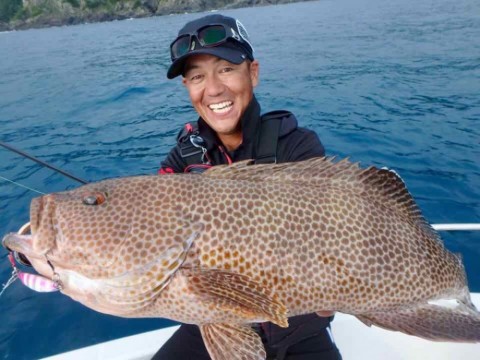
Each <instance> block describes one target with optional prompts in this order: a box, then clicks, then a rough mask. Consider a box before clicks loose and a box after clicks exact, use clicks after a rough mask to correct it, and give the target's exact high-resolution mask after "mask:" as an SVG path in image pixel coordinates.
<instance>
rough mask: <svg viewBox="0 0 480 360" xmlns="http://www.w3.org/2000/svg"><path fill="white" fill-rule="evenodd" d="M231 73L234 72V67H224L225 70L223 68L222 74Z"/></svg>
mask: <svg viewBox="0 0 480 360" xmlns="http://www.w3.org/2000/svg"><path fill="white" fill-rule="evenodd" d="M230 71H233V68H232V67H224V68H222V70H221V72H222V73H226V72H230Z"/></svg>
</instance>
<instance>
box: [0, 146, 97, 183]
mask: <svg viewBox="0 0 480 360" xmlns="http://www.w3.org/2000/svg"><path fill="white" fill-rule="evenodd" d="M0 146H2V147H4V148H5V149H7V150H10V151H12V152H14V153H17V154H18V155H21V156H23V157H26V158H27V159H30V160H32V161H35V162H36V163H38V164H40V165H42V166H45V167H47V168H49V169H51V170H53V171H56V172H58V173H60V174H62V175H64V176H66V177H68V178H70V179H72V180H75V181H78V182H79V183H81V184H88V181H85V180H83V179H80V178H78V177H76V176H74V175H72V174H69V173H68V172H66V171H64V170H62V169H59V168H57V167H55V166H53V165H50V164H48V163H46V162H45V161H43V160H40V159H38V158H36V157H35V156H32V155H29V154H27V153H26V152H24V151H21V150H19V149H17V148H14V147H13V146H12V145H9V144H6V143H4V142H3V141H0Z"/></svg>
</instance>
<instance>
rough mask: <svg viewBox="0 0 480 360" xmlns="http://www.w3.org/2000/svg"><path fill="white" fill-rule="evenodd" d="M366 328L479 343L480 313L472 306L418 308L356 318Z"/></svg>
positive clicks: (433, 305)
mask: <svg viewBox="0 0 480 360" xmlns="http://www.w3.org/2000/svg"><path fill="white" fill-rule="evenodd" d="M356 316H357V318H358V319H360V320H361V321H362V322H363V323H365V324H366V325H368V326H371V325H376V326H379V327H381V328H384V329H387V330H394V331H400V332H403V333H406V334H409V335H414V336H418V337H421V338H424V339H427V340H432V341H452V342H469V343H477V342H480V313H479V312H478V311H477V310H476V309H475V307H474V306H473V304H471V302H470V304H465V303H463V302H459V303H457V304H456V306H454V307H447V306H440V305H435V304H429V303H426V304H420V305H418V306H416V307H412V308H405V309H400V310H397V311H389V312H387V311H384V312H371V313H367V314H362V315H356Z"/></svg>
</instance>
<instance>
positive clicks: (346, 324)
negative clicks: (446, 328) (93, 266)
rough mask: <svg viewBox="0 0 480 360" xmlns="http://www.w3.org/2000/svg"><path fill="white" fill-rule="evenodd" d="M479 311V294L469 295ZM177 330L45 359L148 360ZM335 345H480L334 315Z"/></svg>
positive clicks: (461, 351)
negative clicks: (419, 335)
mask: <svg viewBox="0 0 480 360" xmlns="http://www.w3.org/2000/svg"><path fill="white" fill-rule="evenodd" d="M472 300H473V302H474V303H475V305H476V306H477V307H478V308H480V293H475V294H472ZM176 329H177V327H176V326H173V327H169V328H165V329H160V330H155V331H150V332H147V333H143V334H138V335H134V336H129V337H126V338H122V339H117V340H113V341H109V342H106V343H102V344H98V345H94V346H89V347H86V348H82V349H79V350H75V351H71V352H68V353H63V354H59V355H56V356H52V357H49V358H46V359H48V360H84V359H89V360H93V359H99V360H100V359H102V360H103V359H109V360H110V359H112V360H144V359H150V358H151V357H152V356H153V354H155V352H156V351H157V350H158V349H159V348H160V346H161V345H162V344H163V343H164V342H165V341H166V340H167V339H168V338H169V337H170V336H171V335H172V334H173V332H174V331H175V330H176ZM332 331H333V336H334V338H335V341H336V343H337V345H338V347H339V349H340V350H341V353H342V355H343V359H344V360H367V359H368V360H385V359H388V360H417V359H418V360H456V359H461V360H478V359H480V344H457V343H437V342H431V341H427V340H423V339H419V338H416V337H414V336H409V335H405V334H402V333H399V332H394V331H386V330H382V329H380V328H377V327H375V326H372V327H370V328H369V327H367V326H366V325H364V324H363V323H361V322H360V321H359V320H357V319H356V318H355V317H353V316H350V315H344V314H337V315H335V320H334V322H333V323H332Z"/></svg>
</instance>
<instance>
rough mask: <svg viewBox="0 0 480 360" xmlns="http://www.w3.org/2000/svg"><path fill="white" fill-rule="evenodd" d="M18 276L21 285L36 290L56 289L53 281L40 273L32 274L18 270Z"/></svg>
mask: <svg viewBox="0 0 480 360" xmlns="http://www.w3.org/2000/svg"><path fill="white" fill-rule="evenodd" d="M18 278H19V279H20V281H21V282H22V284H23V285H25V286H26V287H28V288H30V289H32V290H34V291H37V292H52V291H58V286H57V284H56V283H55V282H53V281H52V280H50V279H47V278H46V277H43V276H41V275H34V274H29V273H24V272H21V271H19V272H18Z"/></svg>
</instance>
